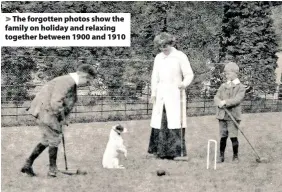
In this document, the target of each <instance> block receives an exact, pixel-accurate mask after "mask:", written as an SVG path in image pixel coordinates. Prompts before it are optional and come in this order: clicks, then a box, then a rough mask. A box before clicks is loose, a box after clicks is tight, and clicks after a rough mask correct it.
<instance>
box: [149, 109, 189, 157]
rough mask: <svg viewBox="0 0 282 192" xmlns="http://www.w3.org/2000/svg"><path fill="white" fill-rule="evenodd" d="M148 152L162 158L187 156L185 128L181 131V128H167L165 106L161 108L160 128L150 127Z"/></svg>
mask: <svg viewBox="0 0 282 192" xmlns="http://www.w3.org/2000/svg"><path fill="white" fill-rule="evenodd" d="M181 132H182V133H181ZM181 134H182V136H181ZM181 143H182V144H181ZM148 153H150V154H154V155H156V156H157V157H158V158H162V159H173V158H175V157H184V156H187V152H186V145H185V129H184V128H182V131H181V129H168V127H167V117H166V111H165V108H164V110H163V115H162V122H161V128H160V129H155V128H152V131H151V136H150V142H149V149H148Z"/></svg>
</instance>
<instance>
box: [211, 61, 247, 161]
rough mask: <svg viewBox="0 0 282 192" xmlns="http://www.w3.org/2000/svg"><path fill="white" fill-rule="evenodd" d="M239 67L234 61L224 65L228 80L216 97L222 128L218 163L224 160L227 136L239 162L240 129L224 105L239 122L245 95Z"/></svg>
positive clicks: (234, 157)
mask: <svg viewBox="0 0 282 192" xmlns="http://www.w3.org/2000/svg"><path fill="white" fill-rule="evenodd" d="M238 73H239V67H238V65H237V64H236V63H234V62H228V63H227V64H226V65H225V67H224V74H225V76H226V80H227V82H225V83H223V84H222V85H221V86H220V87H219V89H218V91H217V93H216V95H215V97H214V101H215V105H216V106H217V112H216V118H217V119H218V121H219V130H220V154H219V160H218V163H222V162H224V152H225V148H226V141H227V138H228V137H230V139H231V142H232V148H233V161H234V162H236V163H237V162H238V161H239V157H238V148H239V141H238V129H237V127H236V125H235V124H234V122H233V121H232V120H231V118H230V117H229V116H228V114H227V113H226V112H225V110H224V109H223V107H226V108H227V110H228V111H230V113H231V114H232V116H233V117H234V118H235V119H236V121H237V122H238V123H240V121H241V114H242V112H241V111H242V109H241V102H242V101H243V99H244V97H245V86H244V85H243V84H242V83H241V82H240V80H239V79H238Z"/></svg>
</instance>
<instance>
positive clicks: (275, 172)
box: [1, 113, 282, 192]
mask: <svg viewBox="0 0 282 192" xmlns="http://www.w3.org/2000/svg"><path fill="white" fill-rule="evenodd" d="M116 123H118V122H99V123H85V124H72V125H70V126H69V127H66V128H65V140H66V151H67V158H68V166H69V168H71V169H77V168H81V169H86V170H87V171H88V174H87V175H85V176H81V175H79V176H68V175H61V174H59V175H58V177H57V178H48V177H47V172H48V163H49V162H48V150H45V151H44V152H43V153H42V155H41V156H39V158H38V159H37V160H36V161H35V163H34V166H33V168H34V171H35V172H36V173H37V174H38V176H37V177H33V178H31V177H28V176H24V175H22V174H21V173H20V168H21V166H22V165H23V163H24V161H25V159H26V158H27V156H28V155H29V154H30V153H31V151H32V149H33V148H34V146H35V145H36V144H37V142H38V141H39V139H40V134H39V129H38V128H37V127H24V126H21V127H2V128H1V144H2V146H1V149H2V153H1V155H2V156H1V157H2V162H1V176H2V178H1V181H2V186H1V187H2V191H3V192H33V191H34V192H52V191H56V192H61V191H66V192H80V191H81V192H82V191H83V192H84V191H85V192H92V191H97V192H104V191H107V192H108V191H109V192H120V191H121V192H142V191H144V192H151V191H152V192H153V191H160V192H174V191H175V192H181V191H183V192H184V191H185V192H186V191H187V192H188V191H190V192H198V191H199V192H203V191H209V192H224V191H229V192H231V191H232V192H233V191H234V192H235V191H236V192H238V191H239V192H282V114H281V113H256V114H245V115H243V121H242V123H241V128H242V130H243V131H244V133H245V135H246V136H247V137H248V139H249V140H250V142H251V143H252V144H253V146H254V148H255V149H256V150H257V152H258V154H259V155H260V156H261V157H263V158H267V159H269V163H257V162H256V161H255V155H254V153H253V151H252V149H251V147H250V146H249V145H248V143H247V142H246V140H245V139H244V138H243V136H242V135H241V134H239V142H240V147H239V158H240V162H239V163H238V164H234V163H232V149H231V141H230V140H228V143H227V149H226V162H225V163H223V164H217V169H216V170H213V165H212V164H211V167H210V169H209V170H207V168H206V160H207V159H206V158H207V142H208V139H216V140H218V139H219V138H218V122H217V120H216V119H215V117H214V116H203V117H188V118H187V123H188V128H187V130H186V145H187V148H188V161H169V160H157V159H152V158H151V159H148V158H146V155H147V147H148V141H149V136H150V131H151V129H150V127H149V121H148V120H139V121H124V122H119V123H121V124H123V125H124V126H126V127H127V128H128V130H129V132H128V133H126V134H125V135H124V140H125V144H126V146H127V149H128V158H127V159H125V158H124V157H122V156H121V157H120V160H121V164H123V165H124V166H125V167H126V169H124V170H107V169H103V168H102V166H101V161H102V156H103V152H104V150H105V147H106V143H107V140H108V136H109V131H110V128H111V126H112V125H114V124H116ZM213 150H214V149H212V151H211V157H213V155H212V154H213V153H212V152H213ZM57 163H58V167H59V168H60V169H64V156H63V148H62V145H60V148H59V152H58V160H57ZM159 169H161V170H165V171H166V172H167V175H165V176H162V177H158V176H157V175H156V171H157V170H159Z"/></svg>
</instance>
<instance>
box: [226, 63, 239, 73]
mask: <svg viewBox="0 0 282 192" xmlns="http://www.w3.org/2000/svg"><path fill="white" fill-rule="evenodd" d="M224 72H234V73H239V66H238V65H237V64H236V63H234V62H229V63H227V64H226V65H225V66H224Z"/></svg>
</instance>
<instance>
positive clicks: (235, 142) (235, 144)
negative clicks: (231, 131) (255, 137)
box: [231, 137, 239, 163]
mask: <svg viewBox="0 0 282 192" xmlns="http://www.w3.org/2000/svg"><path fill="white" fill-rule="evenodd" d="M231 141H232V148H233V159H232V161H233V162H234V163H238V162H239V157H238V148H239V142H238V139H237V137H233V138H231Z"/></svg>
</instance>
